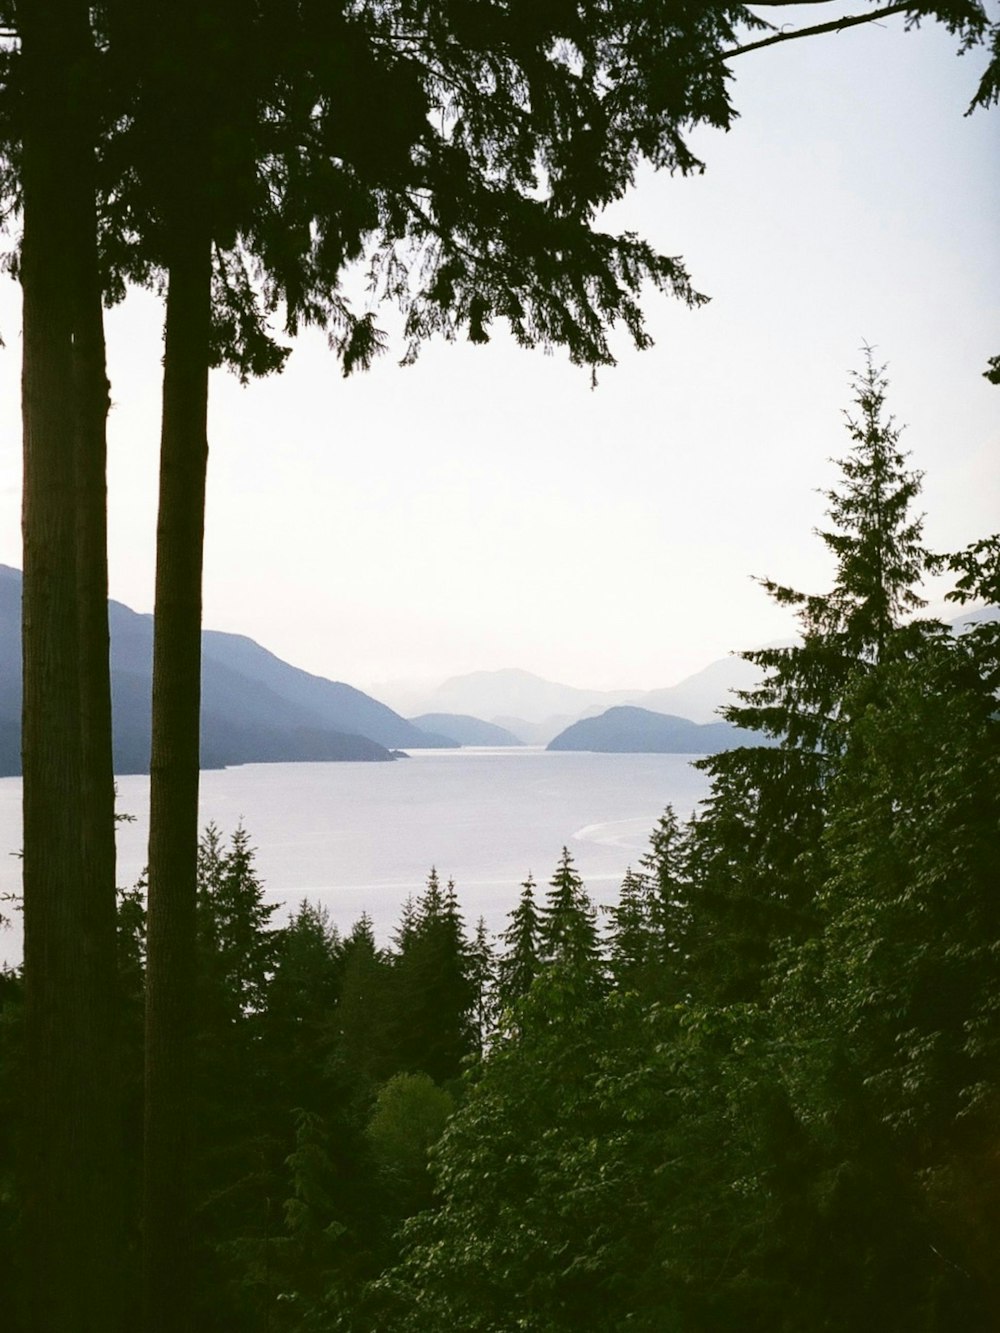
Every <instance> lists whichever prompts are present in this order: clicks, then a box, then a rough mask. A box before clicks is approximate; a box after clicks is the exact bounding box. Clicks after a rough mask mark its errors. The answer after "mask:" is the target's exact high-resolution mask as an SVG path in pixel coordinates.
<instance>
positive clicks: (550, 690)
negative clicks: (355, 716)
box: [411, 668, 637, 723]
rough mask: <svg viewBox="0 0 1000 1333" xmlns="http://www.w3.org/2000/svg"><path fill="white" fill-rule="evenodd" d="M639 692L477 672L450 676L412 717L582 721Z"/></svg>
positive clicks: (513, 673) (512, 673)
mask: <svg viewBox="0 0 1000 1333" xmlns="http://www.w3.org/2000/svg"><path fill="white" fill-rule="evenodd" d="M636 693H637V691H635V690H582V689H578V688H577V687H576V686H575V685H560V684H558V683H557V682H556V681H553V680H544V679H543V678H542V677H541V676H535V675H533V674H532V673H531V672H530V671H518V670H515V669H513V668H508V669H506V670H503V671H473V672H472V673H471V674H469V675H467V676H452V677H451V679H450V680H446V681H445V682H444V684H443V685H438V686H437V688H436V689H433V690H431V691H429V693H426V694H425V695H424V698H423V702H422V705H421V706H420V707H419V708H414V709H412V710H411V713H416V712H420V713H457V714H459V715H462V716H471V717H481V718H486V719H488V720H490V721H493V720H494V719H496V718H498V717H511V718H523V719H524V720H525V721H526V722H534V723H543V722H546V721H547V720H548V719H549V718H551V717H553V716H554V715H556V714H561V715H562V716H568V717H579V716H580V714H581V713H582V712H583V711H584V710H585V709H588V708H593V707H595V706H596V707H599V708H602V709H603V708H610V707H611V705H612V704H620V703H625V702H626V701H627V700H628V699H629V698H630V697H631V696H633V695H635V694H636Z"/></svg>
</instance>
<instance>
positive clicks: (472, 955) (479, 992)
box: [469, 917, 497, 1056]
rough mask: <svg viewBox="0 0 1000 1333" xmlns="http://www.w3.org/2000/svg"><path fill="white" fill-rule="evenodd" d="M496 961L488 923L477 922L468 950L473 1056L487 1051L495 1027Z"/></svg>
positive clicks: (482, 920) (482, 918)
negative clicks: (471, 996) (471, 994)
mask: <svg viewBox="0 0 1000 1333" xmlns="http://www.w3.org/2000/svg"><path fill="white" fill-rule="evenodd" d="M496 979H497V959H496V954H495V951H494V949H493V944H492V942H491V940H490V935H489V931H488V930H487V929H486V919H485V918H484V917H480V918H479V920H478V921H477V922H476V933H475V935H474V936H473V940H472V945H471V947H470V949H469V982H470V984H471V986H472V993H473V1008H472V1039H473V1054H475V1055H479V1056H481V1055H482V1054H483V1052H484V1051H485V1050H486V1047H487V1045H488V1044H489V1040H490V1038H491V1036H492V1035H493V1029H494V1027H495V1024H496V1005H497V1000H496Z"/></svg>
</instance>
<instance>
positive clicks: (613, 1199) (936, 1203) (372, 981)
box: [0, 354, 1000, 1333]
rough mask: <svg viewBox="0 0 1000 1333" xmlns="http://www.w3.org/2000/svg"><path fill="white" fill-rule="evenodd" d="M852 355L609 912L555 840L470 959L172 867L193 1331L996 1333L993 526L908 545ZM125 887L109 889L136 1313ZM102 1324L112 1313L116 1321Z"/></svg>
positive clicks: (210, 845)
mask: <svg viewBox="0 0 1000 1333" xmlns="http://www.w3.org/2000/svg"><path fill="white" fill-rule="evenodd" d="M885 391H886V381H885V378H884V375H883V372H882V371H881V370H880V369H879V368H878V366H877V365H876V364H875V363H874V362H873V360H872V357H871V354H869V355H868V357H867V361H866V364H865V366H864V368H863V369H862V370H861V372H860V373H859V374H858V375H856V376H855V393H854V402H853V405H852V409H851V411H850V413H849V414H848V429H849V433H850V448H849V451H848V453H847V454H846V456H845V457H844V458H843V460H842V462H841V463H840V479H839V482H838V484H837V485H836V486H835V487H834V489H832V490H831V491H830V492H829V493H828V495H827V501H828V507H827V513H828V519H829V523H828V527H827V529H826V530H824V531H823V532H821V533H820V538H821V540H822V541H823V542H824V543H825V544H826V545H827V547H828V548H829V550H830V551H831V553H832V555H833V557H834V564H835V577H834V579H833V583H832V586H831V587H830V588H829V590H828V591H827V592H826V593H824V594H821V595H817V594H805V593H801V592H799V591H797V590H794V589H791V588H788V587H785V586H782V585H780V584H776V583H771V582H765V585H764V586H765V588H766V591H767V592H768V593H769V594H770V596H772V597H774V598H777V599H779V600H781V601H782V602H786V603H789V604H791V605H793V606H794V607H795V608H796V611H797V614H798V617H799V621H800V626H801V637H800V640H799V641H798V642H797V643H796V644H795V645H794V646H791V647H787V648H773V649H767V650H763V651H760V652H757V653H755V654H753V657H754V659H755V660H756V661H757V662H758V663H759V664H760V666H761V667H762V668H763V678H762V683H761V684H760V686H759V687H758V688H756V689H754V690H751V691H748V692H746V693H744V694H743V695H742V696H741V697H740V698H739V699H738V700H737V701H736V702H734V704H733V705H732V707H731V708H730V709H729V710H728V713H729V717H730V718H731V720H733V721H736V722H738V723H739V725H741V726H744V727H748V728H751V729H753V730H756V731H758V732H759V733H761V734H762V735H763V736H765V737H769V738H771V739H772V740H773V741H775V742H776V744H773V745H769V746H760V747H747V748H744V749H739V750H733V751H729V752H726V753H724V754H720V755H716V756H712V757H710V758H707V759H704V760H702V761H700V762H701V764H702V765H703V766H704V767H705V768H706V769H707V770H708V772H709V774H710V777H711V783H712V785H711V791H710V795H709V797H708V799H707V800H706V801H705V802H704V804H703V806H702V807H701V808H700V809H699V810H698V811H697V812H696V813H695V815H694V816H693V818H691V819H690V820H688V821H687V822H684V821H683V820H680V819H678V817H677V816H676V814H675V813H674V812H673V811H672V810H670V809H667V810H666V811H665V813H664V814H663V816H662V818H661V819H660V821H659V823H658V824H657V826H656V828H655V829H653V830H652V833H651V838H650V842H649V848H648V851H647V853H646V854H645V855H644V856H643V857H642V859H641V861H640V862H639V863H638V864H637V865H635V866H634V867H633V868H632V869H631V870H630V871H629V872H628V874H627V875H626V877H625V880H624V882H623V883H622V885H621V892H620V896H619V898H618V901H617V903H616V904H615V905H614V906H610V907H606V908H604V909H602V908H601V907H600V906H599V905H598V904H595V903H594V902H593V901H592V900H591V899H590V897H589V896H588V894H587V890H586V887H585V885H584V884H583V883H582V881H581V879H580V877H579V875H578V874H577V873H576V870H575V868H574V864H573V859H572V857H571V856H570V854H569V853H568V852H567V851H566V850H565V849H564V850H563V853H562V855H561V857H560V858H559V859H558V861H557V863H556V865H555V869H554V871H553V874H552V877H551V880H550V881H549V883H548V884H547V885H544V884H539V885H536V884H535V883H534V882H533V881H532V880H531V878H530V877H529V878H528V879H527V880H526V882H525V883H524V884H523V885H522V886H521V890H520V895H519V897H516V899H515V897H514V895H512V910H511V912H510V914H509V918H508V925H507V928H506V929H505V930H504V931H503V932H502V933H501V935H500V936H499V937H498V938H491V937H490V936H489V935H488V933H487V932H486V930H485V928H484V927H483V925H482V923H480V924H479V926H478V927H476V926H475V925H474V924H473V923H470V922H468V921H466V920H464V919H463V916H462V913H461V910H460V907H459V904H458V898H457V893H456V887H455V885H454V884H452V883H448V884H442V883H441V882H440V881H439V879H438V876H437V874H436V873H435V872H434V871H433V870H432V871H431V872H430V874H429V877H428V879H427V883H426V887H425V889H424V890H423V892H422V893H421V894H420V895H419V897H418V898H417V899H416V900H415V901H413V900H411V901H408V902H407V903H406V904H404V905H403V907H402V910H401V915H400V918H399V922H398V925H397V927H396V929H395V932H394V934H393V936H392V940H391V943H390V944H389V945H388V947H380V945H379V944H378V943H377V942H376V939H375V936H374V934H373V930H372V923H371V921H370V920H369V918H368V917H367V916H362V918H361V919H360V920H359V921H357V922H356V923H355V924H354V926H353V927H352V928H351V930H350V931H349V932H348V933H346V934H344V933H340V932H338V930H336V929H335V928H334V927H333V926H332V925H331V924H330V921H329V920H328V918H327V916H326V915H325V914H324V912H323V911H321V910H319V909H318V908H316V907H315V906H313V905H311V904H310V903H308V902H303V903H301V904H300V905H299V907H298V908H297V910H296V911H295V912H294V913H293V915H292V916H291V918H290V920H288V921H287V923H286V924H283V925H279V924H276V923H275V921H274V920H273V919H272V918H273V915H274V913H275V910H276V909H275V908H274V907H273V906H267V905H265V903H264V899H263V886H262V884H261V882H260V880H259V878H258V876H257V874H256V871H255V868H254V852H253V847H252V843H251V837H250V833H249V832H248V831H246V830H244V829H242V828H238V829H236V830H235V831H232V832H231V833H230V834H229V835H228V836H227V835H224V834H223V833H222V832H220V830H218V829H217V828H214V827H210V828H208V829H207V830H206V831H205V832H204V834H203V836H202V838H201V841H200V846H199V857H198V897H197V923H196V930H197V949H198V957H197V965H196V967H195V968H193V969H192V972H193V975H194V977H195V981H194V987H195V990H194V994H193V995H192V997H191V1009H192V1012H193V1014H194V1015H195V1016H196V1031H195V1051H194V1054H193V1057H192V1069H193V1071H194V1072H193V1079H192V1085H191V1088H190V1090H189V1091H190V1097H191V1102H192V1106H193V1114H192V1124H193V1126H194V1136H193V1144H192V1155H191V1161H192V1179H191V1181H190V1188H191V1195H192V1199H193V1213H192V1216H193V1218H194V1227H193V1231H192V1235H191V1247H192V1255H191V1263H192V1271H193V1275H194V1276H193V1289H192V1293H191V1297H190V1308H191V1310H192V1324H191V1327H192V1328H197V1329H227V1330H233V1331H234V1333H236V1331H237V1330H238V1331H240V1333H242V1331H243V1330H246V1333H258V1331H260V1330H275V1331H276V1330H282V1329H288V1330H301V1331H302V1333H306V1331H308V1330H337V1329H342V1330H400V1331H401V1333H402V1331H404V1330H414V1333H433V1331H434V1330H438V1329H440V1330H491V1331H493V1333H501V1331H503V1333H506V1330H513V1329H525V1330H539V1331H542V1330H545V1331H546V1333H550V1331H551V1333H557V1331H558V1333H561V1331H562V1330H567V1331H568V1330H578V1329H588V1330H598V1331H601V1333H603V1331H605V1330H606V1331H607V1333H611V1331H612V1330H615V1331H618V1330H622V1331H624V1330H632V1329H635V1330H640V1329H641V1330H649V1331H650V1333H652V1331H653V1330H656V1331H657V1333H662V1331H663V1330H671V1329H677V1330H684V1333H698V1331H699V1330H705V1331H706V1333H707V1331H710V1330H712V1331H714V1330H719V1331H722V1330H731V1329H737V1328H738V1329H741V1330H748V1331H753V1330H760V1331H761V1333H765V1331H767V1333H771V1331H772V1330H783V1329H787V1330H790V1331H791V1330H803V1329H810V1330H842V1331H843V1333H847V1331H848V1330H851V1331H853V1330H862V1329H873V1330H874V1329H878V1330H887V1331H888V1330H899V1333H903V1330H907V1331H909V1330H913V1329H921V1330H929V1331H934V1333H937V1331H940V1333H946V1331H950V1330H954V1329H958V1328H961V1329H963V1330H968V1331H969V1333H973V1331H975V1330H983V1331H984V1333H985V1331H986V1330H989V1329H993V1328H995V1327H996V1325H997V1321H998V1318H1000V1283H998V1276H997V1266H996V1253H997V1248H998V1244H1000V1227H998V1221H997V1219H998V1215H1000V1175H998V1172H997V1156H996V1153H997V1148H996V1124H997V1114H998V1109H1000V1108H998V1093H1000V1081H998V1058H1000V898H998V886H1000V841H998V830H1000V716H998V711H997V687H998V683H1000V623H998V622H997V621H996V620H988V619H982V618H978V619H977V620H975V621H974V622H973V623H971V624H970V626H969V627H968V628H967V629H965V631H964V632H961V633H958V634H956V633H954V632H953V631H952V630H950V629H948V628H946V627H945V626H944V625H943V624H941V623H940V622H938V621H935V620H931V619H927V618H923V617H922V615H921V609H922V603H921V600H920V597H919V584H920V580H921V578H922V577H923V576H924V575H925V574H927V573H928V572H929V571H932V570H946V571H948V572H949V573H950V575H951V581H952V585H953V588H952V592H951V594H950V596H951V599H952V601H953V602H954V603H955V604H956V607H957V608H959V609H961V607H962V606H964V605H965V604H966V603H969V602H975V603H982V602H984V601H985V602H986V603H987V604H990V605H994V606H995V605H996V604H997V603H998V601H1000V538H997V537H991V538H989V539H987V540H984V541H981V542H978V543H976V544H975V545H974V546H972V547H971V548H969V549H968V550H965V551H962V552H958V553H955V554H952V555H948V556H940V555H934V554H932V553H930V552H929V551H928V550H927V549H926V548H925V547H924V545H923V539H922V525H921V520H920V518H919V517H918V513H917V510H916V509H915V504H916V502H917V498H918V493H919V487H920V477H919V474H918V473H915V472H913V471H911V470H910V469H909V467H908V460H907V458H906V456H905V455H904V454H903V453H902V452H901V451H900V448H899V443H898V432H897V431H896V429H895V427H894V426H893V424H892V419H891V417H890V416H889V414H888V410H887V408H886V404H885ZM145 887H146V886H145V884H144V883H143V884H140V885H138V886H136V887H135V888H134V889H132V890H129V891H127V892H124V893H121V894H120V895H119V902H118V918H117V919H118V925H117V932H118V957H119V976H120V1014H119V1017H120V1036H121V1051H122V1056H121V1063H120V1068H119V1069H118V1070H117V1071H116V1081H117V1084H118V1092H119V1093H120V1095H121V1104H122V1105H123V1107H124V1110H123V1117H122V1125H121V1132H122V1135H123V1141H124V1143H125V1145H126V1155H127V1166H126V1179H127V1188H126V1200H127V1207H126V1213H127V1223H126V1227H125V1234H124V1236H123V1239H122V1250H121V1271H122V1273H123V1274H125V1275H126V1280H125V1285H126V1290H125V1294H124V1300H125V1304H126V1309H127V1311H130V1312H132V1313H131V1317H133V1318H136V1319H137V1315H136V1314H135V1312H136V1311H137V1310H138V1308H139V1305H140V1301H141V1296H140V1290H139V1272H140V1263H139V1257H138V1256H139V1250H140V1229H141V1203H140V1195H141V1190H140V1183H139V1182H140V1176H141V1152H142V1100H143V1078H142V1048H143V1017H142V1015H143V1007H144V995H143V992H144V987H145V956H146V943H145V941H146V910H145ZM2 985H3V992H2V1001H3V1008H2V1025H0V1043H2V1044H0V1106H2V1110H3V1114H2V1117H0V1123H2V1124H3V1126H4V1130H3V1138H2V1140H0V1235H2V1242H0V1264H2V1265H3V1269H4V1271H3V1273H2V1277H0V1285H2V1288H3V1290H4V1292H5V1312H6V1313H5V1318H6V1324H5V1326H6V1327H8V1328H10V1329H11V1330H16V1331H19V1330H21V1329H22V1328H25V1329H26V1328H30V1327H32V1325H31V1319H30V1314H29V1312H28V1311H27V1310H26V1308H25V1303H24V1301H25V1294H26V1292H29V1291H30V1290H31V1286H32V1281H31V1276H30V1270H31V1266H32V1264H33V1262H34V1256H33V1255H32V1253H31V1250H30V1248H29V1247H28V1246H27V1245H26V1243H25V1236H24V1231H23V1227H22V1224H21V1201H20V1196H19V1186H18V1184H17V1183H16V1182H17V1173H16V1170H15V1166H16V1162H17V1160H18V1157H19V1154H20V1152H21V1149H22V1146H23V1144H22V1140H23V1136H24V1133H25V1125H24V1123H23V1118H22V1115H21V1113H20V1109H19V1107H20V1103H19V1098H18V1085H19V1080H20V1076H21V1071H22V1060H23V1050H22V1045H23V1036H24V1024H23V1019H22V1008H23V1006H22V986H21V979H20V977H19V975H18V974H16V973H6V974H4V975H3V977H2ZM127 1317H129V1316H128V1315H127Z"/></svg>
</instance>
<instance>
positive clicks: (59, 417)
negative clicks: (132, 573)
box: [19, 0, 121, 1333]
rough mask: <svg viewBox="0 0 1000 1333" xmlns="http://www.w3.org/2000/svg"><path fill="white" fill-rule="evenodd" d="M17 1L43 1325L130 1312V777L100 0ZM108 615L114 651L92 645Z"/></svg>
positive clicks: (37, 1323)
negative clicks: (124, 1299)
mask: <svg viewBox="0 0 1000 1333" xmlns="http://www.w3.org/2000/svg"><path fill="white" fill-rule="evenodd" d="M19 19H20V21H21V37H22V55H23V70H24V77H25V120H24V136H23V145H22V150H23V159H22V181H23V188H24V240H23V250H22V262H21V279H22V287H23V309H24V317H23V318H24V323H23V357H24V361H23V372H22V409H23V421H24V504H23V512H22V528H23V538H24V605H23V672H24V703H23V719H22V721H23V730H22V749H23V765H24V917H25V922H24V926H25V946H24V957H25V963H24V969H25V995H26V1015H25V1018H26V1033H25V1036H26V1051H27V1070H26V1086H25V1093H26V1112H27V1115H26V1143H25V1152H24V1156H23V1166H24V1175H23V1180H24V1183H23V1202H24V1221H25V1230H24V1242H25V1256H26V1263H27V1270H28V1272H27V1276H28V1291H27V1297H28V1310H27V1315H28V1326H29V1328H31V1329H32V1330H37V1333H42V1331H43V1330H44V1333H50V1330H55V1329H58V1330H60V1333H97V1330H113V1329H116V1328H119V1327H121V1324H120V1304H119V1301H118V1292H119V1290H120V1287H121V1280H120V1272H121V1255H120V1252H119V1250H118V1240H119V1233H118V1230H117V1225H116V1222H117V1216H118V1213H117V1207H116V1202H115V1201H116V1195H117V1182H118V1181H119V1180H120V1172H119V1170H118V1156H119V1154H120V1152H121V1144H120V1136H119V1134H118V1133H117V1129H118V1125H117V1122H116V1117H115V1103H116V1098H115V1092H114V1090H115V1086H116V1083H115V1077H114V1074H115V1071H116V1061H115V1056H114V1036H113V1034H114V1023H113V1021H112V1019H113V1011H114V862H113V841H114V826H113V782H112V776H111V770H110V765H109V764H104V763H98V764H97V766H96V767H95V769H94V770H91V769H90V767H89V765H90V764H91V762H92V760H93V759H94V756H95V755H97V754H99V753H103V751H104V749H105V748H106V747H107V746H109V745H110V737H109V735H108V731H109V718H108V716H107V714H106V713H102V712H101V711H100V708H99V707H96V705H97V702H98V701H99V700H106V699H107V698H109V690H108V679H107V672H108V666H107V651H106V648H107V638H106V636H107V621H106V616H107V610H106V579H107V574H106V548H105V545H104V537H103V533H104V529H103V523H104V518H103V503H104V484H105V483H104V425H105V412H104V409H103V408H101V407H100V406H99V404H100V403H101V402H102V401H103V402H106V399H107V387H106V378H105V370H104V357H103V333H102V332H99V330H100V326H101V312H100V290H99V282H98V275H97V263H96V230H95V224H94V197H93V189H94V185H93V153H94V144H93V135H92V124H93V120H92V109H93V104H92V97H91V95H92V91H93V88H92V82H91V80H92V78H93V73H94V71H93V66H92V49H91V41H90V31H89V19H88V10H87V6H86V5H85V4H81V3H79V0H56V2H54V3H52V4H50V5H48V6H47V7H46V10H45V13H44V15H42V14H41V13H39V12H38V10H37V9H36V8H35V7H31V6H26V7H25V9H24V13H23V14H19ZM84 310H85V311H86V316H85V319H86V325H87V328H86V331H84V328H83V325H82V323H81V320H82V318H83V317H84V316H83V312H84ZM84 349H86V350H84ZM85 400H86V402H87V404H89V405H88V406H85V405H84V403H85ZM84 496H86V497H87V498H86V499H85V500H84V499H83V497H84ZM95 506H97V507H100V508H101V511H102V512H101V514H100V515H97V514H96V513H94V512H93V508H94V507H95ZM81 558H83V559H85V560H88V561H93V562H94V564H95V570H94V571H93V574H90V573H85V572H84V571H83V570H82V568H81V563H80V561H81ZM81 594H83V595H81ZM95 598H100V599H101V601H102V605H101V607H100V608H99V609H98V607H97V606H96V605H95V602H94V599H95ZM102 615H103V617H104V659H103V665H102V663H101V657H100V653H99V652H93V651H92V648H93V646H94V645H95V643H96V642H97V639H98V637H99V633H100V631H99V622H100V619H101V616H102ZM84 625H85V628H84ZM85 640H86V647H85V646H84V641H85ZM95 708H96V711H95ZM84 711H88V712H89V717H90V720H89V722H88V723H87V724H85V725H82V724H81V718H82V714H83V712H84ZM101 728H103V729H104V735H103V736H102V735H100V734H99V732H100V730H101ZM85 733H86V735H85ZM109 753H110V752H109ZM85 847H86V848H89V849H90V850H89V851H85ZM109 847H110V849H111V851H110V859H109V850H108V849H109ZM98 848H101V849H102V850H101V851H100V852H99V853H98V851H97V849H98Z"/></svg>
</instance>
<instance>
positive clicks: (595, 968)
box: [538, 847, 600, 982]
mask: <svg viewBox="0 0 1000 1333" xmlns="http://www.w3.org/2000/svg"><path fill="white" fill-rule="evenodd" d="M538 943H539V951H540V954H541V957H542V959H543V961H544V963H545V964H546V966H551V965H553V964H555V965H557V966H558V967H560V968H561V969H563V970H564V971H565V972H566V973H567V974H568V975H571V976H575V977H578V978H579V979H580V980H583V981H586V982H590V981H594V980H596V979H597V977H598V975H599V972H600V946H599V943H598V933H597V911H596V909H595V908H594V905H593V903H592V902H591V901H590V899H589V898H588V896H587V892H586V889H585V888H584V887H583V880H582V879H581V878H580V876H579V875H578V874H577V872H576V868H575V867H574V865H573V858H572V856H570V854H569V849H568V848H566V847H564V848H563V850H562V856H561V858H560V860H559V864H558V866H556V870H555V873H554V874H553V876H552V878H551V880H550V881H549V890H548V892H547V894H546V895H545V905H544V906H543V907H542V909H541V912H540V913H539V936H538Z"/></svg>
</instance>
